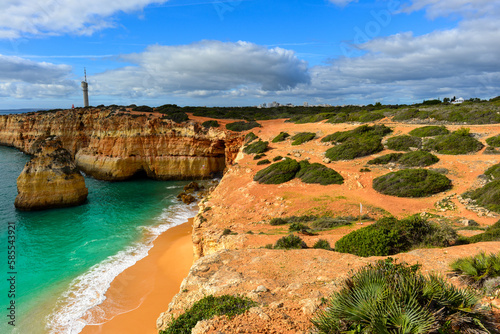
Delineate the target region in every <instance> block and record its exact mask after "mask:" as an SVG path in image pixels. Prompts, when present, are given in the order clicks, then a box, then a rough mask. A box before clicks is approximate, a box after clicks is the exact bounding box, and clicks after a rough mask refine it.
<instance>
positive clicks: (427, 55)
mask: <svg viewBox="0 0 500 334" xmlns="http://www.w3.org/2000/svg"><path fill="white" fill-rule="evenodd" d="M0 4H1V8H2V11H1V12H0V109H10V108H55V107H62V108H65V107H70V106H71V105H72V104H74V105H75V106H81V105H82V104H83V100H82V94H81V88H80V81H81V80H82V79H83V68H84V67H86V68H87V79H88V82H89V93H90V103H91V105H99V104H106V105H108V104H125V105H127V104H131V103H135V104H147V105H151V106H156V105H162V104H165V103H176V104H179V105H207V106H238V105H241V106H244V105H257V104H260V103H263V102H271V101H278V102H280V103H294V104H302V103H303V102H305V101H307V102H309V103H310V104H314V103H328V104H332V105H343V104H368V103H374V102H377V101H380V102H382V103H414V102H420V101H422V100H424V99H432V98H443V97H446V96H449V97H451V96H457V97H458V96H463V97H464V98H470V97H481V98H491V97H494V96H497V95H500V57H499V55H500V3H499V1H494V0H476V1H465V0H406V1H399V0H373V1H362V0H358V1H356V0H308V1H296V0H289V1H263V0H262V1H261V0H237V1H228V0H220V1H210V0H206V1H204V0H198V1H197V0H186V1H182V0H169V1H163V0H156V1H154V0H116V1H113V2H106V1H98V0H87V1H81V0H44V1H41V0H0Z"/></svg>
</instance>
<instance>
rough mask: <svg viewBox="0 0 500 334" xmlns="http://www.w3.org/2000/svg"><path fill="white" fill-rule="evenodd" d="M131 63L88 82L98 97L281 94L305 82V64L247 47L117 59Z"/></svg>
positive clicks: (200, 47) (286, 53)
mask: <svg viewBox="0 0 500 334" xmlns="http://www.w3.org/2000/svg"><path fill="white" fill-rule="evenodd" d="M121 58H122V60H123V61H126V62H129V63H132V64H134V65H133V66H125V67H123V68H119V69H115V70H110V71H107V72H104V73H101V74H98V75H95V76H93V77H92V78H90V80H91V82H90V83H91V86H93V87H94V88H93V89H94V90H95V91H96V92H97V93H99V94H116V95H126V96H148V97H154V96H161V95H164V94H168V93H175V94H189V95H191V96H209V95H212V94H214V93H215V92H221V91H230V90H237V89H239V88H241V87H243V86H252V87H256V88H258V89H262V90H265V91H277V90H287V89H291V88H293V87H295V86H296V85H297V84H299V83H307V82H309V74H308V72H307V63H306V62H305V61H303V60H300V59H298V58H297V57H296V55H295V53H294V52H293V51H290V50H285V49H282V48H273V49H268V48H265V47H263V46H259V45H256V44H252V43H248V42H237V43H229V42H220V41H201V42H197V43H193V44H189V45H180V46H162V45H153V46H150V47H148V48H147V49H146V50H145V51H144V52H142V53H136V54H128V55H123V56H121Z"/></svg>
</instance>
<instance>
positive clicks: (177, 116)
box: [161, 111, 189, 123]
mask: <svg viewBox="0 0 500 334" xmlns="http://www.w3.org/2000/svg"><path fill="white" fill-rule="evenodd" d="M161 118H163V119H169V120H171V121H174V122H175V123H183V122H187V121H189V116H188V115H187V114H186V113H185V112H183V111H181V112H176V113H168V114H165V115H163V116H162V117H161Z"/></svg>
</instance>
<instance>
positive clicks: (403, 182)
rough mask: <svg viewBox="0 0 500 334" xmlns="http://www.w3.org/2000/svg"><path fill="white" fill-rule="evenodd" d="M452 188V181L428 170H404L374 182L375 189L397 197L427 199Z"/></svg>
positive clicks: (381, 177)
mask: <svg viewBox="0 0 500 334" xmlns="http://www.w3.org/2000/svg"><path fill="white" fill-rule="evenodd" d="M450 188H451V180H450V179H448V178H447V177H446V176H444V175H442V174H439V173H437V172H434V171H431V170H427V169H404V170H400V171H397V172H392V173H389V174H386V175H383V176H380V177H378V178H376V179H374V180H373V189H375V190H376V191H378V192H379V193H382V194H384V195H390V196H397V197H426V196H430V195H433V194H437V193H440V192H442V191H446V190H448V189H450Z"/></svg>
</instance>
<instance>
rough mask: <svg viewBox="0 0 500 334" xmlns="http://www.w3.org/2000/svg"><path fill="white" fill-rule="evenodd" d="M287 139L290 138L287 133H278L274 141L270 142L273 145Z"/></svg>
mask: <svg viewBox="0 0 500 334" xmlns="http://www.w3.org/2000/svg"><path fill="white" fill-rule="evenodd" d="M288 137H290V135H289V134H288V133H286V132H280V134H279V135H277V136H276V137H274V139H273V140H272V142H273V143H279V142H281V141H284V140H285V139H287V138H288Z"/></svg>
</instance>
